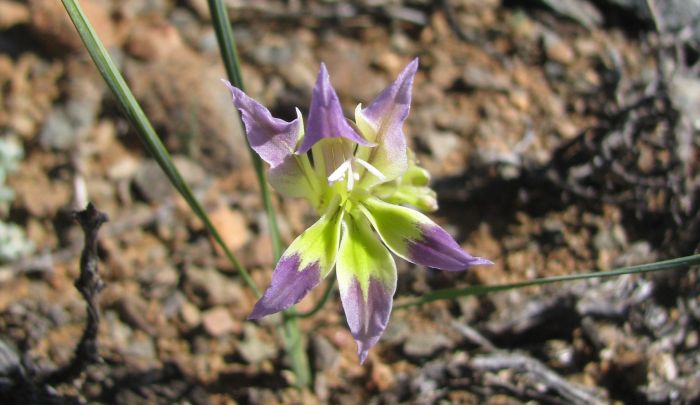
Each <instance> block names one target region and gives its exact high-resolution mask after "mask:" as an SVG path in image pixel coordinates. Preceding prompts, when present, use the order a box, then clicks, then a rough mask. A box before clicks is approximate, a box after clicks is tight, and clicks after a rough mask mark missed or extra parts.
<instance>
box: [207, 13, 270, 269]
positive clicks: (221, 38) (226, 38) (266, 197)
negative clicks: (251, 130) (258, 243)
mask: <svg viewBox="0 0 700 405" xmlns="http://www.w3.org/2000/svg"><path fill="white" fill-rule="evenodd" d="M208 1H209V11H210V13H211V19H212V22H213V24H214V29H215V31H216V39H217V40H218V42H219V50H220V51H221V58H222V59H223V61H224V67H225V68H226V74H227V75H228V78H229V80H230V81H231V84H233V85H234V86H236V87H238V88H239V89H241V91H245V86H244V84H243V75H242V73H241V65H240V62H239V59H238V51H237V49H236V40H235V38H234V36H233V29H232V28H231V24H230V22H229V18H228V13H227V12H226V7H225V6H224V3H223V2H222V1H221V0H208ZM247 141H248V138H246V142H247ZM248 152H249V153H250V157H251V159H252V161H253V167H254V168H255V175H256V176H257V178H258V185H259V186H260V193H261V197H262V201H263V205H264V206H265V211H266V213H267V220H268V227H269V231H270V238H271V239H272V254H273V256H274V258H275V261H277V260H279V258H280V257H281V256H282V238H281V237H280V232H279V227H278V226H277V216H276V214H275V207H274V206H273V205H272V198H271V197H270V188H269V187H268V186H267V180H266V179H265V168H264V166H263V162H262V159H260V156H258V154H257V153H255V152H254V151H253V149H252V148H251V147H250V144H248Z"/></svg>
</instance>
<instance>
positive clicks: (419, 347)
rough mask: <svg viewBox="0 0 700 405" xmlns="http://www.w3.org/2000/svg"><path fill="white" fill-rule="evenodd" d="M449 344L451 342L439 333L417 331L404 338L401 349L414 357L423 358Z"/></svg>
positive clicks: (449, 345) (445, 347)
mask: <svg viewBox="0 0 700 405" xmlns="http://www.w3.org/2000/svg"><path fill="white" fill-rule="evenodd" d="M451 346H452V342H451V341H450V340H449V339H448V338H447V337H445V335H443V334H441V333H438V332H419V333H414V334H411V335H410V336H409V337H408V339H406V342H405V343H404V345H403V351H404V353H406V354H407V355H409V356H411V357H414V358H425V357H429V356H431V355H433V354H435V353H437V352H438V351H440V350H443V349H447V348H450V347H451Z"/></svg>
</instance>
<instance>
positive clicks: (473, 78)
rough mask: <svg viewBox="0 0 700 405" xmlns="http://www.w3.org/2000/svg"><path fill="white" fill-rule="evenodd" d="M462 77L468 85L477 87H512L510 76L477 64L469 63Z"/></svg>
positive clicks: (500, 89) (498, 89) (503, 88)
mask: <svg viewBox="0 0 700 405" xmlns="http://www.w3.org/2000/svg"><path fill="white" fill-rule="evenodd" d="M461 78H462V81H463V82H464V84H465V85H466V86H467V87H471V88H475V89H484V90H493V91H507V90H508V89H510V88H511V87H512V85H511V83H510V79H509V78H508V76H506V75H504V74H502V73H498V72H494V71H493V70H492V69H489V68H487V67H486V66H480V65H475V64H474V65H467V67H465V68H464V71H463V72H462V77H461Z"/></svg>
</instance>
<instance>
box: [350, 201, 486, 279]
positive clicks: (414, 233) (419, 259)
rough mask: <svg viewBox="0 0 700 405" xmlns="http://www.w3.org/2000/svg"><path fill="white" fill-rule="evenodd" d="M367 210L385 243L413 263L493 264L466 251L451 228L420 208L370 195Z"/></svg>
mask: <svg viewBox="0 0 700 405" xmlns="http://www.w3.org/2000/svg"><path fill="white" fill-rule="evenodd" d="M363 212H364V213H365V215H366V216H367V217H368V218H369V220H370V221H371V222H372V225H373V226H374V228H375V229H376V230H377V232H378V233H379V235H380V236H381V237H382V240H383V241H384V243H385V244H386V245H387V246H388V247H389V248H390V249H391V250H392V251H393V252H394V253H395V254H396V255H398V256H400V257H402V258H404V259H406V260H408V261H410V262H412V263H416V264H420V265H423V266H428V267H434V268H437V269H441V270H449V271H458V270H465V269H467V268H469V267H472V266H477V265H488V264H493V263H492V262H491V261H490V260H488V259H484V258H481V257H475V256H472V255H470V254H469V253H467V252H465V251H464V250H462V248H461V247H460V246H459V244H458V243H457V242H456V241H455V240H454V239H453V238H452V236H450V234H449V233H447V231H445V230H444V229H442V228H441V227H440V226H438V225H437V224H436V223H434V222H433V221H431V220H430V218H428V217H426V216H425V215H423V214H421V213H420V212H418V211H415V210H412V209H410V208H406V207H401V206H399V205H394V204H389V203H386V202H383V201H381V200H379V199H377V198H369V199H367V200H365V202H364V208H363Z"/></svg>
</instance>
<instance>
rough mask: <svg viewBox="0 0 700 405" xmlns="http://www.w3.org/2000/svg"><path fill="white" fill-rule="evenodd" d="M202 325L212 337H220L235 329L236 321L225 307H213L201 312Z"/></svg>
mask: <svg viewBox="0 0 700 405" xmlns="http://www.w3.org/2000/svg"><path fill="white" fill-rule="evenodd" d="M202 327H203V328H204V331H205V332H206V333H207V334H208V335H209V336H212V337H220V336H224V335H227V334H229V333H232V332H234V331H235V330H236V329H237V325H236V321H234V320H233V318H232V317H231V314H230V313H229V311H228V310H227V309H226V308H225V307H214V308H212V309H209V310H207V311H204V313H203V314H202Z"/></svg>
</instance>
